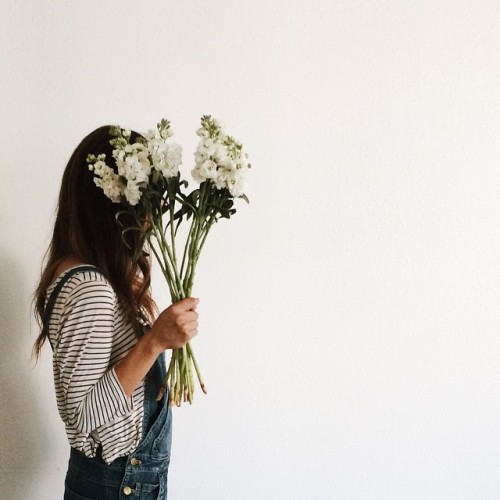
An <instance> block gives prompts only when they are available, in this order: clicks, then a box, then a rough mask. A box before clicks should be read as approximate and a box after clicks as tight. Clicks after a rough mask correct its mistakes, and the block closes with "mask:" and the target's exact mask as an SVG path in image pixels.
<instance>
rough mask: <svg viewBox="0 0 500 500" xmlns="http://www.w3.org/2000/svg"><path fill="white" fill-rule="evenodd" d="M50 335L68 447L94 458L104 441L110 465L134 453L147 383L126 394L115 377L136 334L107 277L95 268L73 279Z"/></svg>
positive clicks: (55, 311)
mask: <svg viewBox="0 0 500 500" xmlns="http://www.w3.org/2000/svg"><path fill="white" fill-rule="evenodd" d="M68 271H69V269H68V270H66V271H65V272H64V273H62V274H61V276H59V277H58V279H57V280H56V281H55V282H54V283H53V284H52V285H51V286H50V287H49V288H48V290H47V297H49V296H50V293H51V292H52V291H53V289H54V288H55V287H56V286H57V283H58V282H59V281H60V280H61V278H62V277H63V276H64V275H65V274H66V273H67V272H68ZM48 335H49V339H50V342H51V344H52V346H53V348H54V353H53V372H54V385H55V391H56V399H57V408H58V411H59V415H60V416H61V418H62V420H63V422H64V424H65V427H66V434H67V436H68V441H69V444H70V446H72V447H73V448H76V449H77V450H79V451H81V452H83V453H84V454H85V455H86V456H88V457H95V455H96V450H97V447H98V445H99V444H101V446H102V457H103V459H104V460H105V461H106V462H107V463H110V462H112V461H113V460H114V459H115V458H117V457H120V456H124V455H128V454H130V453H132V452H133V450H134V449H135V448H137V446H138V444H139V441H140V439H141V434H142V418H143V405H144V384H141V385H140V386H139V387H137V388H136V389H135V391H134V393H133V394H132V396H130V397H127V395H126V394H125V392H124V391H123V388H122V386H121V384H120V382H119V380H118V378H117V376H116V373H115V370H114V366H115V365H116V363H117V362H118V361H119V360H120V359H122V358H123V357H124V356H125V355H126V354H127V352H128V351H129V350H130V348H131V347H132V346H133V345H134V344H135V343H136V342H137V337H136V335H135V333H134V330H133V327H132V325H131V324H130V322H129V321H128V320H127V318H126V315H125V313H124V310H123V308H122V307H121V305H120V301H119V300H118V298H117V295H116V293H115V291H114V290H113V288H112V286H111V285H110V283H109V281H107V280H106V278H105V277H104V276H103V275H102V274H100V273H99V272H97V271H80V272H77V273H76V274H74V275H73V276H72V277H70V278H69V280H68V281H67V282H66V283H65V284H64V285H63V287H62V288H61V291H60V293H59V294H58V296H57V299H56V301H55V303H54V308H53V311H52V315H51V317H50V322H49V328H48Z"/></svg>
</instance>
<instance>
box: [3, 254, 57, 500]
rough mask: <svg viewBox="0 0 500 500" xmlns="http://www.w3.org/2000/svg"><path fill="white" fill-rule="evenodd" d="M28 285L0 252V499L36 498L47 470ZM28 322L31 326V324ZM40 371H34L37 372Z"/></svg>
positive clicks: (17, 266)
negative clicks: (34, 368)
mask: <svg viewBox="0 0 500 500" xmlns="http://www.w3.org/2000/svg"><path fill="white" fill-rule="evenodd" d="M29 287H30V283H29V280H28V279H27V277H26V273H25V272H23V265H22V263H21V262H19V261H18V260H16V259H15V258H14V257H12V255H9V253H8V252H6V251H5V249H3V248H1V249H0V331H1V335H2V343H1V349H0V376H1V381H2V382H1V384H0V386H1V392H0V396H1V404H0V434H1V436H2V445H1V450H2V452H1V453H0V492H1V494H0V496H1V497H2V498H12V499H25V498H26V499H27V498H39V497H38V496H37V493H36V492H37V488H38V487H39V484H38V485H37V483H38V481H37V478H38V477H39V473H40V474H43V472H44V470H48V469H49V468H50V465H49V464H47V463H46V460H44V457H46V456H48V455H50V453H48V451H49V450H47V446H48V445H49V442H50V439H49V436H50V433H49V432H50V430H49V427H48V426H49V423H48V422H47V421H46V419H45V417H46V416H45V415H44V412H43V409H42V406H41V405H40V397H39V394H37V387H36V384H35V383H34V381H35V380H36V377H39V376H40V373H37V372H36V371H34V370H33V368H32V367H33V364H34V362H31V360H30V355H31V345H32V343H33V340H34V336H32V335H30V333H29V332H30V318H31V317H32V313H31V309H30V307H31V302H30V301H31V294H32V292H33V291H32V290H30V289H29ZM33 321H34V320H33ZM37 371H40V370H37Z"/></svg>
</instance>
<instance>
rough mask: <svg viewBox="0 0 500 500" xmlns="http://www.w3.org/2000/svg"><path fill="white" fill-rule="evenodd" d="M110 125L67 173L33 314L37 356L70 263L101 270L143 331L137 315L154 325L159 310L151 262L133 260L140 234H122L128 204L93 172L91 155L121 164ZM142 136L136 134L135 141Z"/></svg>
mask: <svg viewBox="0 0 500 500" xmlns="http://www.w3.org/2000/svg"><path fill="white" fill-rule="evenodd" d="M109 129H110V127H109V126H103V127H100V128H98V129H96V130H94V131H93V132H91V133H90V134H89V135H88V136H87V137H85V138H84V139H83V141H82V142H81V143H80V144H79V145H78V147H77V148H76V149H75V151H74V152H73V154H72V156H71V158H70V160H69V162H68V165H67V166H66V169H65V171H64V174H63V178H62V182H61V190H60V193H59V203H58V207H57V215H56V221H55V224H54V233H53V236H52V240H51V242H50V245H49V248H48V250H47V253H46V256H45V263H44V265H43V269H42V274H41V279H40V283H39V285H38V287H37V289H36V291H35V294H34V309H35V316H36V318H37V321H38V324H39V325H40V329H41V331H40V335H39V336H38V338H37V340H36V342H35V345H34V346H33V352H34V354H35V356H36V357H38V355H39V354H40V350H41V348H42V346H43V344H44V342H45V340H46V338H47V334H48V332H47V331H45V329H44V327H43V322H42V317H43V311H44V306H45V301H46V298H47V288H48V287H49V285H50V284H51V283H52V281H53V280H54V278H56V276H54V273H55V271H56V270H57V268H58V267H59V265H60V264H61V262H62V261H63V260H64V259H66V258H68V257H69V258H72V259H74V260H76V261H78V262H82V263H85V264H91V265H94V266H96V267H97V268H98V269H99V270H100V271H101V272H102V273H103V274H104V276H105V277H106V278H107V279H108V280H109V282H110V283H111V285H112V286H113V288H114V290H115V292H116V293H117V295H118V297H119V298H120V300H121V303H122V305H123V307H124V308H125V310H126V314H127V316H128V317H129V320H130V321H131V323H132V324H133V325H134V327H135V328H136V329H139V324H138V320H137V313H138V311H139V310H141V311H142V312H143V313H145V315H146V319H147V320H148V321H150V322H151V321H152V320H153V318H154V315H155V312H156V306H155V304H154V302H153V299H152V298H151V293H150V285H151V262H150V259H149V257H148V256H147V255H145V254H144V253H142V254H141V255H140V257H139V258H138V259H137V258H136V259H134V258H133V255H134V252H135V251H136V249H137V248H138V245H139V233H138V231H127V232H126V233H124V234H125V235H126V244H125V243H124V241H123V240H122V231H123V229H124V228H126V227H127V224H131V220H127V218H126V216H125V217H124V216H120V223H121V225H120V224H118V223H117V220H116V215H117V213H118V212H119V211H121V210H123V205H121V204H119V203H113V202H112V201H111V200H109V199H108V198H107V197H106V196H105V195H104V193H103V192H102V190H101V189H100V188H98V187H97V186H96V185H95V184H94V180H93V173H92V172H91V171H89V168H88V165H87V156H88V155H89V154H95V155H97V154H101V153H104V154H105V155H106V163H107V164H108V165H109V166H112V167H113V168H116V165H115V163H114V160H113V156H112V149H113V148H112V146H111V145H110V144H109V140H110V139H111V137H110V135H109ZM138 136H139V134H137V133H135V132H133V133H132V137H131V139H132V141H134V140H135V139H136V138H137V137H138Z"/></svg>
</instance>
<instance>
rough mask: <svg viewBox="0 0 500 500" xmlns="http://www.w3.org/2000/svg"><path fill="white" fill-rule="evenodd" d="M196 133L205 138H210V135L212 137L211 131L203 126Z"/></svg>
mask: <svg viewBox="0 0 500 500" xmlns="http://www.w3.org/2000/svg"><path fill="white" fill-rule="evenodd" d="M196 135H198V136H199V137H203V138H204V139H208V137H210V135H209V133H208V131H207V130H205V129H204V128H203V127H202V128H199V129H198V130H197V131H196Z"/></svg>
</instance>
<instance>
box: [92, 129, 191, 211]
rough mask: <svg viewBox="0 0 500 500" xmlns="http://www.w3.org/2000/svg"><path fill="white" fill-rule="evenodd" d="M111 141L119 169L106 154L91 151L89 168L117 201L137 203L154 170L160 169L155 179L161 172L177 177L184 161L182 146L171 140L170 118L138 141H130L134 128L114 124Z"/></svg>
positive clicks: (102, 187) (96, 180)
mask: <svg viewBox="0 0 500 500" xmlns="http://www.w3.org/2000/svg"><path fill="white" fill-rule="evenodd" d="M110 134H111V136H112V137H113V139H112V140H111V141H110V143H111V145H112V146H114V148H115V149H113V158H114V159H115V162H116V167H117V173H115V172H114V170H113V169H112V168H111V167H109V165H107V164H106V161H105V160H106V155H104V154H100V155H98V156H97V157H96V156H95V155H92V154H91V155H89V156H88V157H87V162H88V163H89V169H90V170H91V171H93V172H94V175H95V177H94V182H95V184H96V186H98V187H100V188H101V189H102V190H103V191H104V194H105V195H106V196H107V197H108V198H109V199H111V201H113V202H114V203H119V202H121V201H124V200H126V202H127V203H128V204H129V205H131V206H135V205H137V204H138V203H139V201H140V199H141V196H142V194H143V192H144V191H145V189H146V188H147V187H148V186H149V185H150V177H151V174H152V172H153V173H154V172H158V174H156V176H153V180H156V181H157V180H158V176H159V175H161V176H162V177H163V178H164V179H170V178H172V177H175V176H176V175H177V174H178V173H179V165H180V164H181V163H182V148H181V147H180V146H179V145H178V144H175V143H168V142H167V140H168V139H169V138H170V137H171V136H172V130H171V128H170V122H168V120H162V121H161V122H160V123H158V125H157V127H156V130H150V131H148V132H147V133H146V134H145V137H140V138H139V139H138V142H134V143H132V144H131V143H130V137H131V131H130V130H124V129H121V128H120V127H111V129H110Z"/></svg>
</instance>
